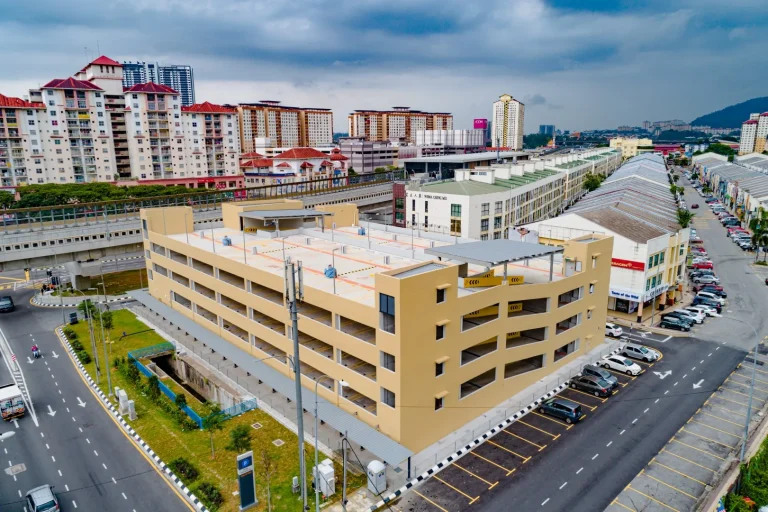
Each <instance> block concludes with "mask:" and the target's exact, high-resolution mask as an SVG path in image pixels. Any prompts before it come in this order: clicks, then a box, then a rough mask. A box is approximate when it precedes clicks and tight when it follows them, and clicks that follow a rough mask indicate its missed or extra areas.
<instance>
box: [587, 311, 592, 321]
mask: <svg viewBox="0 0 768 512" xmlns="http://www.w3.org/2000/svg"><path fill="white" fill-rule="evenodd" d="M590 318H592V310H591V309H588V310H587V320H589V319H590Z"/></svg>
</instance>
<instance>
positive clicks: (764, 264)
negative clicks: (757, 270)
mask: <svg viewBox="0 0 768 512" xmlns="http://www.w3.org/2000/svg"><path fill="white" fill-rule="evenodd" d="M755 265H760V266H763V267H765V266H768V261H756V262H755Z"/></svg>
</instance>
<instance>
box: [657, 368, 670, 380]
mask: <svg viewBox="0 0 768 512" xmlns="http://www.w3.org/2000/svg"><path fill="white" fill-rule="evenodd" d="M653 373H654V374H656V375H658V376H659V378H660V379H661V380H664V379H666V378H667V377H669V376H670V375H672V370H667V371H665V372H664V373H662V372H653Z"/></svg>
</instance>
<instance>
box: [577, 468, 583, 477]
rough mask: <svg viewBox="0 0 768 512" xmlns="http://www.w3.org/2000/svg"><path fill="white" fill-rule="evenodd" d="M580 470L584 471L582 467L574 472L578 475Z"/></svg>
mask: <svg viewBox="0 0 768 512" xmlns="http://www.w3.org/2000/svg"><path fill="white" fill-rule="evenodd" d="M582 471H584V468H579V470H578V471H577V472H576V474H577V475H578V474H579V473H581V472H582Z"/></svg>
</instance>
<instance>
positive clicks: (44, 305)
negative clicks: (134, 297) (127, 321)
mask: <svg viewBox="0 0 768 512" xmlns="http://www.w3.org/2000/svg"><path fill="white" fill-rule="evenodd" d="M37 297H38V296H37V295H35V296H34V297H32V299H30V301H29V302H30V303H31V304H33V305H35V306H38V307H41V308H76V307H77V305H78V304H80V302H82V301H83V300H85V299H83V300H81V301H80V302H77V303H76V304H66V303H65V304H64V305H63V306H62V305H61V304H47V303H45V302H40V301H39V300H38V298H37ZM86 298H87V297H86ZM127 300H131V298H130V297H120V298H119V299H107V301H106V302H104V301H103V300H100V301H98V302H96V301H93V303H94V304H114V303H115V302H125V301H127Z"/></svg>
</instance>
